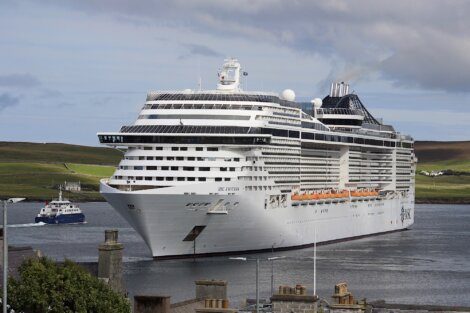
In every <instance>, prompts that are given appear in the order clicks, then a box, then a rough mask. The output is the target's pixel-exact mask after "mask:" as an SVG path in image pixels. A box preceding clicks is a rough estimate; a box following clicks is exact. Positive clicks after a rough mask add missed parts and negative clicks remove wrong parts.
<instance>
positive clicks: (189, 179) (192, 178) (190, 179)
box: [188, 177, 196, 181]
mask: <svg viewBox="0 0 470 313" xmlns="http://www.w3.org/2000/svg"><path fill="white" fill-rule="evenodd" d="M195 180H196V178H195V177H188V181H195Z"/></svg>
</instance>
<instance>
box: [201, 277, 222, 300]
mask: <svg viewBox="0 0 470 313" xmlns="http://www.w3.org/2000/svg"><path fill="white" fill-rule="evenodd" d="M195 284H196V299H198V300H204V299H227V282H226V281H225V280H196V281H195Z"/></svg>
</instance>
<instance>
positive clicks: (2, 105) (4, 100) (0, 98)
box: [0, 93, 20, 112]
mask: <svg viewBox="0 0 470 313" xmlns="http://www.w3.org/2000/svg"><path fill="white" fill-rule="evenodd" d="M19 101H20V99H19V98H18V97H14V96H11V95H10V94H8V93H2V94H0V112H1V111H3V110H4V109H6V108H8V107H13V106H15V105H17V104H18V103H19Z"/></svg>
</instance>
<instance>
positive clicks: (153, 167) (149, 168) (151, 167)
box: [147, 166, 157, 171]
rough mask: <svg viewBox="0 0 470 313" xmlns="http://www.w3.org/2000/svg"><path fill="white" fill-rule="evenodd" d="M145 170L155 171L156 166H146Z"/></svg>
mask: <svg viewBox="0 0 470 313" xmlns="http://www.w3.org/2000/svg"><path fill="white" fill-rule="evenodd" d="M147 170H149V171H156V170H157V167H156V166H147Z"/></svg>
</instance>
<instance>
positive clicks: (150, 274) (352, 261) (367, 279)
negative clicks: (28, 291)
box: [9, 203, 470, 306]
mask: <svg viewBox="0 0 470 313" xmlns="http://www.w3.org/2000/svg"><path fill="white" fill-rule="evenodd" d="M41 205H42V204H41V203H20V204H16V205H11V206H9V223H10V224H16V225H17V226H16V227H13V228H12V229H11V230H10V233H9V238H10V243H11V244H15V245H30V246H32V247H33V248H35V249H40V250H41V251H42V252H43V253H44V254H45V255H48V256H49V257H52V258H55V259H59V260H61V259H64V258H69V259H72V260H75V261H97V259H98V250H97V247H98V244H99V243H101V242H102V241H103V238H104V234H103V232H104V230H105V229H107V228H117V229H119V239H120V241H121V242H122V243H123V244H124V245H125V250H124V256H125V264H124V270H125V272H124V277H125V283H126V286H127V289H128V290H129V293H130V294H131V295H133V294H144V293H145V294H165V295H171V296H172V301H179V300H185V299H188V298H192V297H193V296H194V280H196V279H224V280H227V281H228V282H229V291H228V292H229V297H230V299H231V300H232V301H233V302H235V304H237V303H240V302H241V301H242V300H243V299H245V298H247V297H251V298H253V297H254V291H255V290H254V282H255V264H254V263H252V262H239V261H232V260H228V258H227V257H216V258H204V259H197V260H196V261H193V260H170V261H158V262H157V261H153V260H152V258H151V254H150V251H149V250H148V249H147V247H146V245H145V243H144V242H143V241H142V239H141V238H140V237H139V236H138V235H137V234H136V232H135V231H134V230H133V229H132V228H130V226H129V225H127V223H126V222H125V221H124V220H123V219H122V218H121V217H120V216H119V215H118V214H117V213H116V212H115V211H114V210H113V209H112V208H111V207H110V206H109V205H108V204H106V203H83V204H80V206H81V208H82V209H83V211H84V213H85V214H86V218H87V220H88V223H87V224H85V225H59V226H35V227H31V226H27V225H25V224H28V223H31V222H32V221H33V220H34V216H35V215H36V214H37V212H38V211H39V208H40V207H41ZM175 222H177V221H175ZM274 255H276V256H286V257H287V258H285V259H282V260H277V261H275V263H274V272H275V285H279V284H290V285H294V284H305V285H306V286H307V287H309V288H312V286H313V262H312V256H313V249H303V250H296V251H289V252H278V253H274ZM256 256H258V257H263V258H267V257H270V256H272V255H271V254H270V253H268V254H257V255H256ZM317 256H318V258H317V268H318V273H317V276H318V277H317V289H318V294H319V295H320V296H321V297H330V296H331V294H332V290H333V285H334V284H335V283H337V282H342V281H346V282H348V284H349V286H350V289H351V291H352V292H353V294H354V295H355V297H356V298H364V297H365V298H367V299H369V300H376V299H385V300H386V301H387V302H396V303H424V304H445V305H466V306H470V205H418V206H417V208H416V223H415V225H414V226H413V229H411V230H409V231H404V232H399V233H393V234H387V235H382V236H375V237H370V238H365V239H360V240H355V241H350V242H343V243H337V244H332V245H327V246H320V247H318V250H317ZM270 281H271V265H270V263H267V262H263V263H261V267H260V282H261V296H263V297H268V296H269V294H270Z"/></svg>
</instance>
